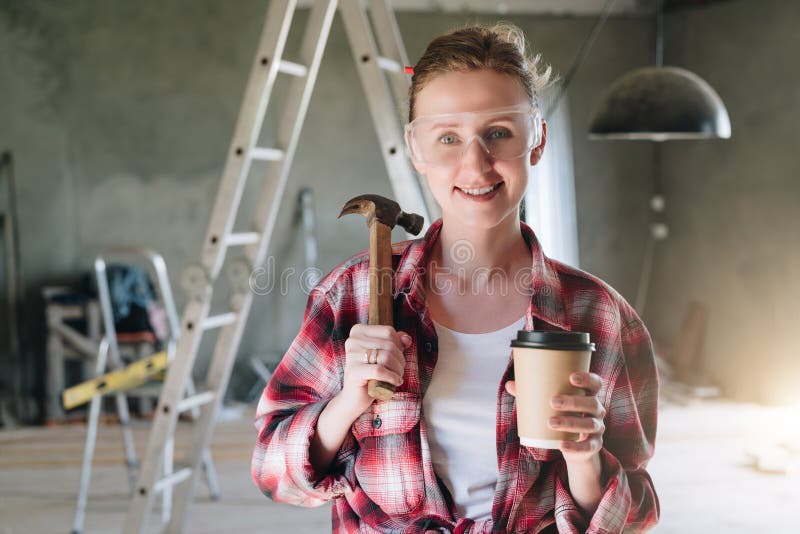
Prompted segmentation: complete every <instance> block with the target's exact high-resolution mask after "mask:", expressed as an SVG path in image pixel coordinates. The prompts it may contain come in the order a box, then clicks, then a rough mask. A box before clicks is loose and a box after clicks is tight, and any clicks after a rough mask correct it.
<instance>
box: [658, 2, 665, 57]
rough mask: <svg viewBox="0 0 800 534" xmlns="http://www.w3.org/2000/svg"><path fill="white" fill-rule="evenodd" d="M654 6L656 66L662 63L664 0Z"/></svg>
mask: <svg viewBox="0 0 800 534" xmlns="http://www.w3.org/2000/svg"><path fill="white" fill-rule="evenodd" d="M657 1H658V5H657V6H656V67H662V66H663V65H664V0H657Z"/></svg>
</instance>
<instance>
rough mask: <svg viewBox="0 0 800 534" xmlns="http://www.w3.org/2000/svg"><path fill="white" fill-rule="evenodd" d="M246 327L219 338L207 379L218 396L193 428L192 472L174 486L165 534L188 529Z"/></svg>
mask: <svg viewBox="0 0 800 534" xmlns="http://www.w3.org/2000/svg"><path fill="white" fill-rule="evenodd" d="M252 299H253V297H252V294H250V293H248V294H246V295H245V297H244V298H243V300H242V309H241V311H242V313H243V314H247V312H249V308H250V304H251V302H252ZM246 324H247V321H245V320H241V319H240V320H237V321H236V322H235V323H233V324H230V325H227V326H225V327H223V328H222V329H221V330H220V332H219V337H217V343H216V346H215V348H214V356H213V358H212V360H211V365H210V367H209V370H208V375H207V378H206V381H207V382H208V384H209V387H213V388H214V390H215V391H216V392H217V394H216V396H215V399H214V400H213V401H212V402H211V403H209V404H206V405H205V406H203V407H202V408H201V410H200V418H199V419H198V421H197V423H196V424H195V427H194V432H193V437H192V442H191V450H190V452H189V456H188V459H189V468H190V471H191V472H190V474H189V476H188V478H187V479H186V480H185V481H183V482H182V483H181V484H180V485H178V486H176V487H175V494H174V501H173V507H172V517H171V519H170V523H169V525H168V526H167V528H166V529H165V532H173V533H180V532H183V531H184V530H185V529H184V527H185V522H186V519H187V517H188V511H189V505H190V504H191V502H192V500H193V499H194V494H195V492H196V490H197V482H198V476H197V475H198V468H199V467H200V464H201V462H202V460H203V455H204V453H205V451H208V450H209V449H210V445H211V436H212V434H213V430H214V423H215V419H216V416H217V413H218V410H219V406H220V405H221V404H222V400H223V398H224V396H225V394H224V393H225V389H227V385H228V380H229V378H230V374H231V370H232V368H233V363H234V361H235V359H236V352H237V349H238V346H239V341H240V340H241V337H242V334H243V333H244V327H245V325H246Z"/></svg>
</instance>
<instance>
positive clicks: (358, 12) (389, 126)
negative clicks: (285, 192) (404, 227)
mask: <svg viewBox="0 0 800 534" xmlns="http://www.w3.org/2000/svg"><path fill="white" fill-rule="evenodd" d="M340 8H341V11H340V12H341V14H342V20H343V22H344V26H345V32H346V33H347V37H348V39H349V41H350V48H351V51H352V53H353V58H354V60H355V62H356V68H357V70H358V73H359V76H360V78H361V83H362V85H363V86H364V92H365V93H366V97H367V103H368V104H369V108H370V112H371V114H372V119H373V123H374V125H375V130H376V132H377V134H378V139H379V142H380V146H381V154H382V156H383V160H384V163H385V165H386V170H387V172H388V174H389V180H390V182H391V185H392V190H393V191H394V195H395V197H396V199H397V202H398V203H399V204H400V205H401V206H403V209H404V210H407V211H410V212H416V213H418V214H420V215H422V216H423V217H424V218H425V224H424V228H427V227H428V225H429V224H430V217H429V213H428V208H427V205H426V204H425V199H424V196H423V194H422V190H421V188H420V185H419V181H418V180H417V177H416V175H415V174H414V172H413V171H412V170H411V166H410V164H409V162H408V160H407V159H406V158H405V151H404V150H403V138H402V136H401V134H400V132H401V131H402V128H401V126H400V121H399V117H398V115H397V112H396V111H395V109H394V102H393V99H392V97H391V92H390V89H389V86H388V84H387V82H386V79H385V78H384V76H383V73H382V71H381V69H380V67H379V66H378V63H377V61H376V58H377V56H378V51H377V46H376V44H375V40H374V39H373V37H372V34H371V30H370V27H369V21H368V20H367V14H366V13H365V12H364V10H363V9H362V8H361V6H360V4H359V1H358V0H342V1H341V3H340Z"/></svg>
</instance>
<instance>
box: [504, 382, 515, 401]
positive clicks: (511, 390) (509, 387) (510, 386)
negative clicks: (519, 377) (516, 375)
mask: <svg viewBox="0 0 800 534" xmlns="http://www.w3.org/2000/svg"><path fill="white" fill-rule="evenodd" d="M506 391H507V392H508V394H509V395H513V396H514V397H516V396H517V383H516V382H515V381H514V380H509V381H508V382H506Z"/></svg>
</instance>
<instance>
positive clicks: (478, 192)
mask: <svg viewBox="0 0 800 534" xmlns="http://www.w3.org/2000/svg"><path fill="white" fill-rule="evenodd" d="M498 185H500V184H497V185H490V186H489V187H481V188H480V189H462V191H463V192H465V193H467V194H468V195H476V196H477V195H485V194H486V193H489V192H491V191H494V190H495V189H497V186H498Z"/></svg>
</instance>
